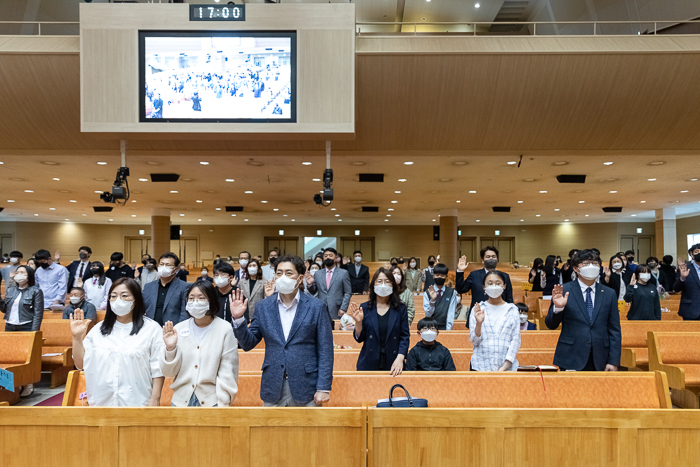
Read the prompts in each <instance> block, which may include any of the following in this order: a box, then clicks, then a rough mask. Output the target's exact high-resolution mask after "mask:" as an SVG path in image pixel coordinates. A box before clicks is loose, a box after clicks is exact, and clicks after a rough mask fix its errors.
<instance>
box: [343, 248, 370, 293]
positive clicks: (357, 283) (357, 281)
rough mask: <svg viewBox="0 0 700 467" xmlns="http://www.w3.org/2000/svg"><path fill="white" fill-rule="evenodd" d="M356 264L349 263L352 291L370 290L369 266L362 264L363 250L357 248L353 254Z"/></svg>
mask: <svg viewBox="0 0 700 467" xmlns="http://www.w3.org/2000/svg"><path fill="white" fill-rule="evenodd" d="M352 255H353V257H354V258H355V264H348V269H347V271H348V274H349V275H350V288H351V289H352V293H365V292H367V291H369V268H368V267H367V266H365V265H364V264H362V252H361V251H360V250H357V251H356V252H355V253H353V254H352Z"/></svg>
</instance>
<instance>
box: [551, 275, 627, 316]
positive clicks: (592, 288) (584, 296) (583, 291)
mask: <svg viewBox="0 0 700 467" xmlns="http://www.w3.org/2000/svg"><path fill="white" fill-rule="evenodd" d="M576 282H578V286H579V287H581V293H582V294H583V303H586V290H588V287H589V286H588V285H586V284H584V283H583V282H581V279H577V280H576ZM620 282H622V281H620ZM595 286H596V283H595V282H594V283H593V285H591V286H590V288H591V303H593V306H595ZM569 298H571V297H569ZM563 310H564V309H563V308H557V307H554V312H555V313H559V312H561V311H563Z"/></svg>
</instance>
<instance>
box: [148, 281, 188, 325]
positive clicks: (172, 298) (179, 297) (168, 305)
mask: <svg viewBox="0 0 700 467" xmlns="http://www.w3.org/2000/svg"><path fill="white" fill-rule="evenodd" d="M159 285H160V279H158V280H155V281H153V282H149V283H148V284H146V287H144V288H143V301H144V302H145V304H146V316H148V317H149V318H151V319H153V318H154V317H155V315H156V304H157V303H158V286H159ZM187 288H188V285H187V282H184V281H181V280H180V279H178V278H177V277H175V278H174V279H173V282H172V284H170V288H169V289H168V293H167V294H166V295H165V305H164V306H163V322H164V323H165V322H166V321H172V322H173V324H177V323H179V322H180V321H185V320H186V319H189V317H190V314H189V313H187Z"/></svg>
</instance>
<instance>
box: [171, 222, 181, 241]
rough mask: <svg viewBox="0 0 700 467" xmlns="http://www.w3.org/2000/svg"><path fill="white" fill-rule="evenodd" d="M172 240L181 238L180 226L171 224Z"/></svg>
mask: <svg viewBox="0 0 700 467" xmlns="http://www.w3.org/2000/svg"><path fill="white" fill-rule="evenodd" d="M170 240H180V226H179V225H171V226H170Z"/></svg>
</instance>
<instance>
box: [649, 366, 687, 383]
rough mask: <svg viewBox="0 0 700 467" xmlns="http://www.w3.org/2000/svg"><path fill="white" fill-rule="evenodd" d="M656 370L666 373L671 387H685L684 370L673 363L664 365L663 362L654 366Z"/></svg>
mask: <svg viewBox="0 0 700 467" xmlns="http://www.w3.org/2000/svg"><path fill="white" fill-rule="evenodd" d="M654 369H655V370H656V371H663V372H664V373H666V378H667V379H668V385H669V387H671V388H673V389H685V370H683V368H681V367H678V366H674V365H664V364H663V363H662V364H660V365H657V366H656V368H654Z"/></svg>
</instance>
